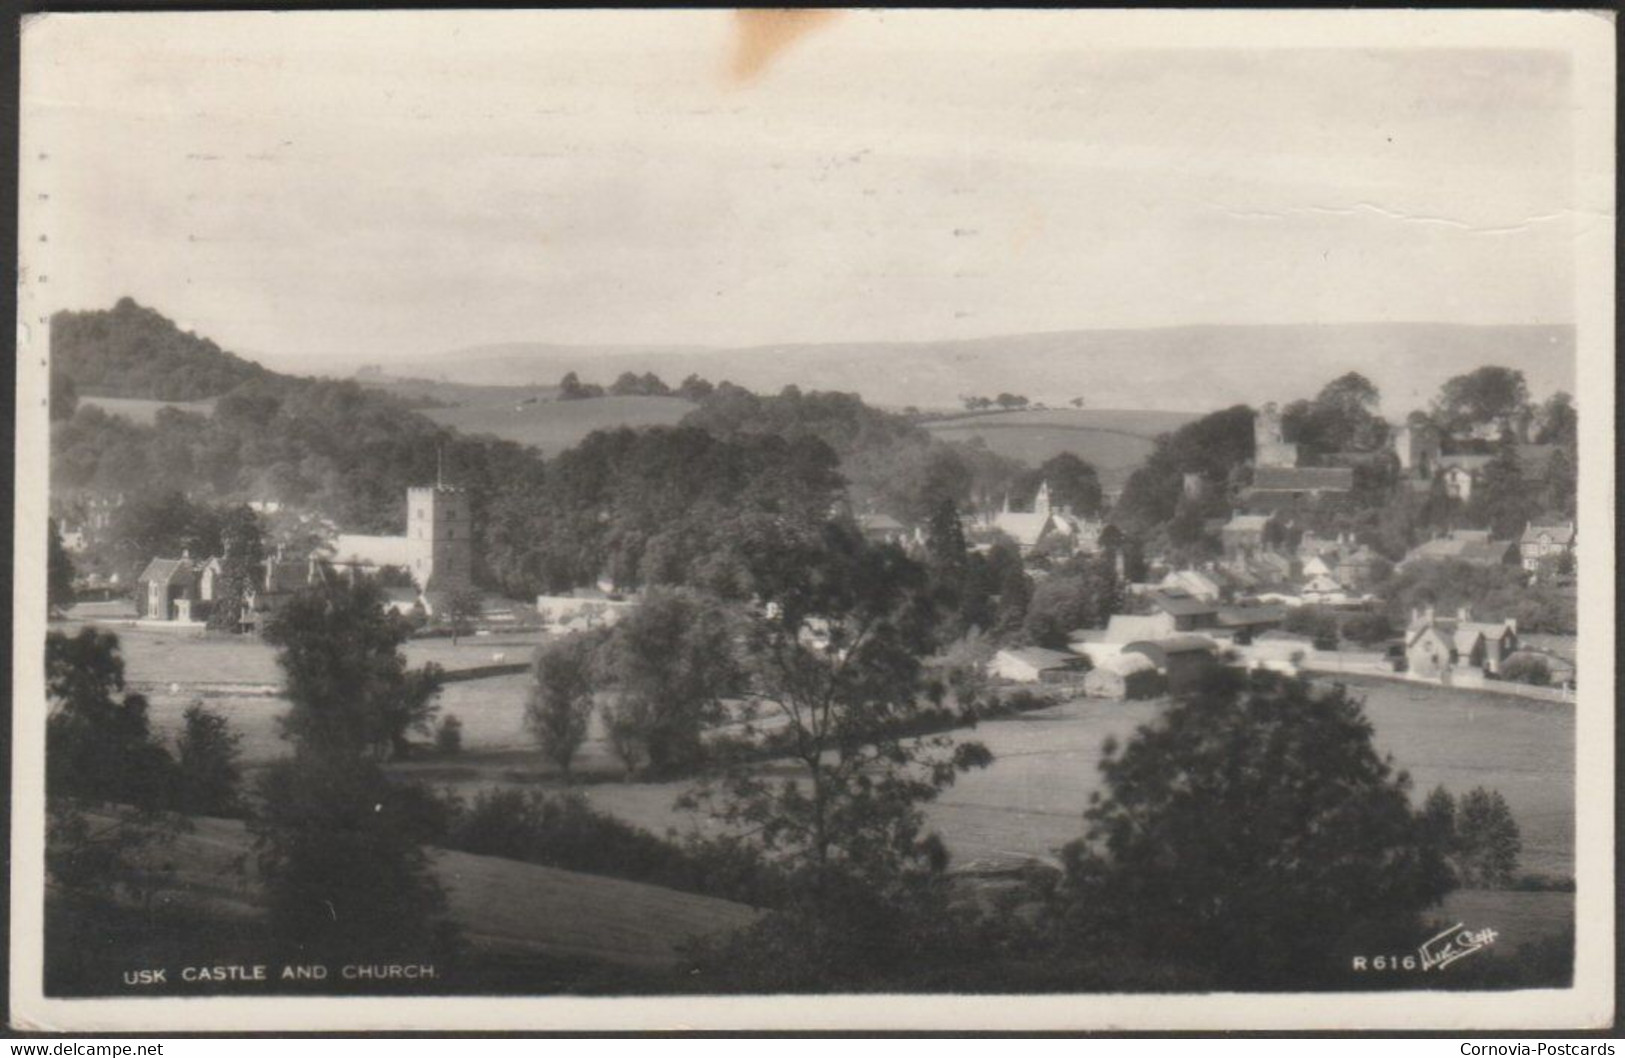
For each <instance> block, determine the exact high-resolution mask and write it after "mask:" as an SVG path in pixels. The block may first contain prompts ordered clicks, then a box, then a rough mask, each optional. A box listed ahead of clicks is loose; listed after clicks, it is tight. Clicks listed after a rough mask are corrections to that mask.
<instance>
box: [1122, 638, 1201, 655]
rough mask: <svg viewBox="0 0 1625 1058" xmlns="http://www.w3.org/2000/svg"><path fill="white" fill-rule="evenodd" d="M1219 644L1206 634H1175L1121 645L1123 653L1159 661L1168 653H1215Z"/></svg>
mask: <svg viewBox="0 0 1625 1058" xmlns="http://www.w3.org/2000/svg"><path fill="white" fill-rule="evenodd" d="M1218 649H1219V644H1217V643H1215V642H1214V641H1213V640H1211V639H1209V638H1208V637H1207V636H1196V635H1177V636H1166V637H1164V638H1162V639H1142V640H1140V641H1138V642H1134V643H1129V644H1127V645H1125V646H1124V647H1123V653H1125V654H1131V653H1140V654H1144V655H1146V656H1147V657H1149V658H1150V659H1151V660H1152V661H1160V660H1164V659H1166V658H1167V656H1168V655H1170V654H1195V653H1206V654H1213V653H1217V652H1218Z"/></svg>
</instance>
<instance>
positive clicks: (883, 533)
mask: <svg viewBox="0 0 1625 1058" xmlns="http://www.w3.org/2000/svg"><path fill="white" fill-rule="evenodd" d="M857 523H858V531H859V532H861V533H862V534H863V538H864V539H865V540H867V541H869V542H870V543H872V544H899V545H901V544H903V543H906V542H907V540H908V528H907V527H906V526H904V525H903V523H902V522H900V521H898V520H897V519H896V518H893V517H892V516H891V515H889V514H860V515H858V516H857Z"/></svg>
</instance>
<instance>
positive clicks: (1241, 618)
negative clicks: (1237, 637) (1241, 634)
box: [1219, 604, 1286, 628]
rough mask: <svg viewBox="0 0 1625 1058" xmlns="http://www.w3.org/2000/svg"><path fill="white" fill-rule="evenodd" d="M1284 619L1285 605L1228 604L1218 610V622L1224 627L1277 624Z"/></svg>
mask: <svg viewBox="0 0 1625 1058" xmlns="http://www.w3.org/2000/svg"><path fill="white" fill-rule="evenodd" d="M1284 620H1286V607H1285V606H1279V605H1273V604H1272V605H1268V606H1229V607H1226V608H1224V609H1223V610H1220V611H1219V624H1221V625H1223V626H1224V627H1226V628H1250V627H1253V626H1255V625H1264V624H1277V623H1279V622H1281V621H1284Z"/></svg>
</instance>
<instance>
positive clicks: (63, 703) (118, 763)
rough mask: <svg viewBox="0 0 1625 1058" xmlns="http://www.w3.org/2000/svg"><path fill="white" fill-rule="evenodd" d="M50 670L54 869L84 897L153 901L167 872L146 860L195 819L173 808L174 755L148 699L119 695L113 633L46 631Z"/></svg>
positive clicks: (49, 810)
mask: <svg viewBox="0 0 1625 1058" xmlns="http://www.w3.org/2000/svg"><path fill="white" fill-rule="evenodd" d="M45 679H46V694H47V696H48V699H49V703H50V714H49V715H48V717H47V719H46V729H45V790H46V850H45V867H46V871H47V872H48V873H49V875H50V878H51V881H52V883H53V885H54V886H55V887H57V888H58V889H59V890H60V891H62V892H63V893H67V894H71V895H72V896H73V897H74V898H75V899H76V900H86V901H101V900H106V899H107V898H109V897H127V898H133V899H136V900H138V901H140V902H142V903H145V902H146V900H147V898H148V897H150V896H151V895H152V892H153V889H154V886H155V885H156V884H157V883H158V882H159V881H160V880H161V876H162V875H163V874H164V873H165V872H164V871H163V869H162V867H158V868H154V867H153V866H151V865H150V864H148V863H145V862H144V860H145V859H147V858H149V857H150V851H151V850H152V849H154V848H157V847H161V846H163V845H165V844H167V843H168V842H170V841H172V840H173V839H174V837H175V835H176V834H178V833H179V832H180V831H182V830H184V829H185V827H186V823H185V820H184V819H182V818H180V817H178V816H175V815H174V814H172V809H173V807H174V805H175V801H176V796H175V791H176V786H177V775H176V768H175V762H174V759H173V758H172V757H171V756H170V755H169V752H168V751H167V750H166V749H165V748H164V747H163V746H162V745H161V744H160V743H159V742H158V741H157V740H156V739H155V738H153V736H152V733H151V730H150V729H149V726H148V721H147V701H146V699H145V698H143V697H142V696H141V695H139V694H123V695H122V697H120V695H121V693H122V692H123V690H124V661H123V659H122V658H121V657H120V656H119V643H118V637H117V636H116V635H114V634H113V633H111V632H105V631H102V630H100V629H97V628H92V627H86V628H82V629H80V630H79V632H78V633H76V634H75V635H73V636H68V635H64V634H63V633H61V632H49V633H47V634H46V637H45ZM143 853H147V854H148V855H146V856H144V855H143Z"/></svg>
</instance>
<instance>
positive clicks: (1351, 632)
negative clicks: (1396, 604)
mask: <svg viewBox="0 0 1625 1058" xmlns="http://www.w3.org/2000/svg"><path fill="white" fill-rule="evenodd" d="M1396 634H1397V633H1396V632H1395V630H1394V624H1393V622H1392V621H1390V620H1388V617H1387V615H1385V614H1380V613H1361V614H1355V615H1354V616H1353V617H1350V618H1349V619H1348V620H1347V621H1344V622H1343V638H1344V639H1348V640H1350V641H1352V642H1355V643H1359V644H1360V645H1362V646H1372V645H1375V644H1377V643H1384V642H1387V641H1388V640H1390V639H1392V638H1393V637H1394V636H1395V635H1396Z"/></svg>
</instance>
